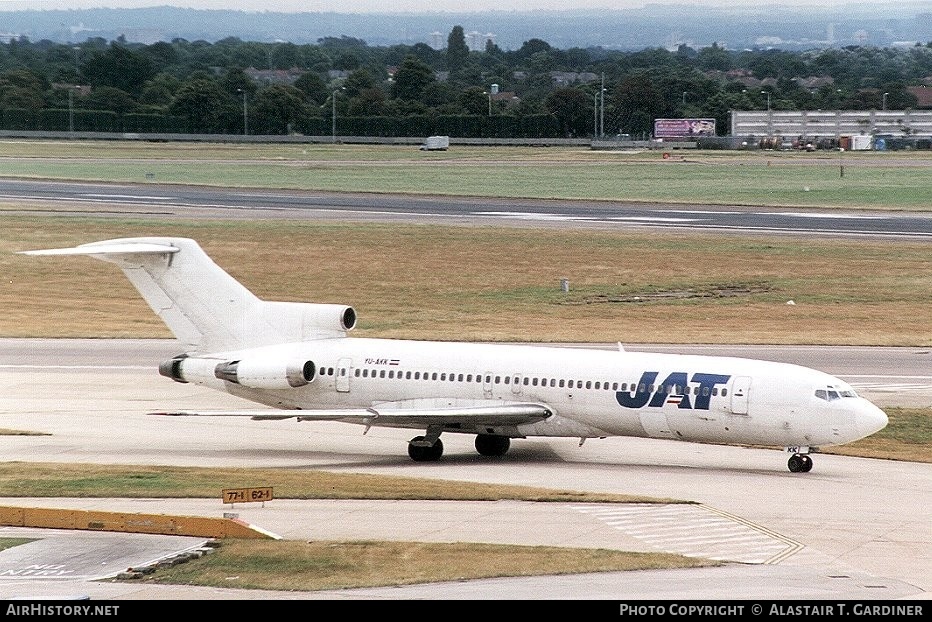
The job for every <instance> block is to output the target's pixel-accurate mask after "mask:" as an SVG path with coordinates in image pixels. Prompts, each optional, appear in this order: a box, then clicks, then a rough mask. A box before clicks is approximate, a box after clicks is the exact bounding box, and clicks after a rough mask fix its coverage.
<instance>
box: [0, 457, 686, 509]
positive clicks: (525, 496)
mask: <svg viewBox="0 0 932 622" xmlns="http://www.w3.org/2000/svg"><path fill="white" fill-rule="evenodd" d="M252 486H272V487H273V488H274V489H275V497H276V498H279V499H393V500H422V499H431V500H455V501H500V500H519V501H535V502H573V503H678V501H675V500H671V499H658V498H651V497H643V496H639V495H620V494H609V493H604V494H603V493H591V492H577V491H567V490H555V489H551V488H536V487H531V486H506V485H498V484H482V483H474V482H457V481H447V480H432V479H422V478H415V477H400V476H388V475H367V474H363V473H331V472H327V471H308V470H297V469H294V470H293V469H241V468H230V469H222V468H197V467H172V466H127V465H103V464H80V463H41V462H29V463H23V462H4V463H0V496H2V497H140V498H165V499H168V498H198V499H209V498H214V497H216V498H218V499H219V498H220V491H221V490H223V489H224V488H246V487H252Z"/></svg>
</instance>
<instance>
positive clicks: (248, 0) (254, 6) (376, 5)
mask: <svg viewBox="0 0 932 622" xmlns="http://www.w3.org/2000/svg"><path fill="white" fill-rule="evenodd" d="M857 1H858V0H730V1H729V0H574V2H572V3H571V4H569V3H567V2H566V0H469V1H467V2H464V1H463V0H429V1H425V0H392V1H391V2H385V1H384V0H0V10H26V9H85V8H98V7H127V8H139V7H147V6H164V5H171V6H182V7H192V8H202V9H239V10H246V11H283V12H295V11H334V12H339V13H386V12H419V13H425V12H437V11H449V12H464V11H478V10H490V9H497V10H507V11H526V10H531V9H568V8H575V9H580V8H615V9H624V8H634V7H641V6H644V5H645V4H692V5H710V6H737V5H754V6H760V5H762V4H781V5H784V6H799V7H806V6H808V7H826V6H827V7H832V6H841V5H844V4H849V3H851V2H857ZM860 2H862V3H865V4H877V5H880V4H881V0H860ZM905 3H908V4H917V1H916V0H883V2H882V4H883V5H884V6H890V5H891V4H905Z"/></svg>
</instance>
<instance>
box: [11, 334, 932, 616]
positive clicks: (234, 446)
mask: <svg viewBox="0 0 932 622" xmlns="http://www.w3.org/2000/svg"><path fill="white" fill-rule="evenodd" d="M605 347H608V346H605ZM656 347H657V348H659V346H656ZM642 348H643V349H648V346H642ZM677 348H682V346H677ZM699 348H705V349H709V348H712V349H714V348H716V346H702V347H699ZM732 348H735V347H732ZM629 349H635V347H634V346H631V347H629ZM738 349H739V350H741V351H743V352H744V353H745V355H747V356H752V355H753V356H757V357H760V358H772V359H774V360H787V359H789V360H794V361H795V362H802V363H804V364H807V365H810V366H815V367H827V368H829V369H827V371H830V372H831V373H836V374H838V375H840V376H842V377H843V378H844V379H846V380H850V381H852V382H855V383H856V384H857V382H856V380H857V378H855V376H858V377H860V378H867V377H871V378H874V379H875V380H876V379H877V378H880V379H881V380H880V381H879V384H880V385H882V386H881V387H874V388H871V389H863V388H862V389H861V392H862V393H864V394H865V395H866V396H868V397H870V398H871V399H874V400H875V401H876V402H877V403H879V404H881V405H887V406H891V405H899V404H903V403H906V402H909V403H917V404H919V403H924V404H925V405H928V404H932V397H930V396H932V389H930V387H929V385H930V384H932V382H930V380H929V377H928V373H927V370H928V369H929V366H928V363H927V361H928V356H929V352H928V351H927V350H923V349H915V348H879V349H875V348H840V349H839V348H815V347H806V348H766V347H764V348H760V349H758V348H744V347H740V348H738ZM685 350H688V349H685V348H684V351H685ZM177 353H178V349H177V346H176V345H175V344H174V342H173V341H171V340H126V341H122V340H61V341H59V340H19V339H16V340H0V365H2V366H0V382H2V384H0V386H2V391H0V416H2V420H0V421H2V423H0V427H4V428H7V429H17V430H32V431H38V432H43V433H46V434H47V435H46V436H4V437H3V439H4V441H3V442H4V445H5V449H4V452H5V457H6V460H8V461H23V462H27V463H28V462H88V463H110V464H127V463H133V464H170V465H196V466H231V465H234V466H235V465H238V466H243V467H258V466H262V467H279V468H287V469H326V470H334V471H352V472H368V473H377V474H386V475H406V476H415V477H428V478H434V479H443V480H449V481H476V482H489V483H503V484H523V485H531V486H543V487H549V488H557V489H569V490H590V491H596V492H614V493H626V494H639V495H646V496H649V497H655V498H669V499H679V500H684V501H690V502H693V504H691V505H688V506H682V507H681V506H669V505H661V506H656V507H648V508H640V507H634V506H632V507H619V508H605V507H601V506H600V507H592V506H580V505H573V504H522V503H514V502H497V503H478V504H477V503H475V502H471V503H458V502H372V501H355V502H353V501H349V502H333V501H307V502H305V501H289V500H277V501H274V502H272V503H270V504H268V506H267V507H261V506H258V505H243V506H237V507H236V508H235V511H236V512H238V513H239V515H240V517H241V518H242V519H243V520H247V521H248V522H251V523H254V524H256V525H258V526H261V527H262V528H265V529H268V530H270V531H272V532H275V533H279V534H280V535H282V536H283V537H286V538H308V539H311V538H319V539H349V538H365V539H404V540H407V539H414V540H420V541H428V542H431V541H436V542H443V541H474V542H502V543H505V542H513V543H526V544H527V543H529V544H555V545H558V546H602V547H608V548H619V549H624V550H665V551H670V552H679V553H681V554H687V555H698V556H703V557H710V558H715V559H721V560H723V561H725V562H726V565H725V566H723V567H721V568H711V569H702V570H690V571H651V572H637V573H623V574H622V575H619V574H618V573H607V574H605V575H602V574H599V575H586V576H571V577H545V578H540V577H537V578H533V579H527V578H518V579H494V580H486V581H467V582H456V583H454V584H440V585H426V586H410V587H404V588H396V587H393V588H377V589H376V588H373V589H367V590H351V591H339V592H326V593H314V594H293V593H289V594H278V593H274V594H262V593H256V592H249V591H239V590H233V591H229V590H207V589H199V588H181V587H178V588H172V587H164V586H162V587H140V586H136V585H133V584H116V583H107V582H104V583H100V582H90V581H87V580H75V581H72V582H70V583H68V582H62V581H54V582H53V581H51V580H49V579H42V578H40V577H37V578H35V579H33V580H28V581H27V580H24V579H23V578H22V576H21V575H15V574H9V572H10V568H11V567H9V566H7V565H5V564H7V561H8V560H7V559H6V558H5V557H4V554H3V553H0V597H7V598H9V597H13V596H22V595H23V594H24V593H26V594H27V595H31V596H33V597H38V596H42V595H49V594H58V595H61V593H62V592H61V590H63V589H65V588H68V589H69V590H70V591H71V592H74V591H75V590H77V591H83V592H84V593H92V594H93V595H92V597H93V598H106V599H130V598H147V599H173V598H204V599H220V598H233V599H252V598H260V597H264V598H269V597H270V598H283V599H284V598H289V599H294V598H328V599H341V598H346V599H421V598H426V599H448V600H449V599H485V598H490V599H491V598H494V599H529V600H530V599H541V598H546V599H584V600H606V599H608V600H628V599H630V600H638V599H667V598H678V599H685V598H697V599H728V600H733V599H755V598H759V599H790V598H803V599H842V600H844V599H854V600H861V599H894V598H906V599H918V598H927V597H928V594H929V593H930V592H932V538H930V537H929V536H930V533H929V525H930V524H932V465H929V464H913V463H897V462H890V461H883V460H870V459H859V458H849V457H843V456H833V455H827V454H820V455H816V456H815V468H814V469H813V471H812V472H811V473H808V474H805V475H800V474H792V473H789V472H788V471H787V470H786V455H785V454H784V453H782V452H779V451H774V450H765V449H749V448H740V447H717V446H710V445H699V444H692V443H677V442H673V441H659V440H646V439H629V438H609V439H602V440H598V439H591V440H589V441H587V442H586V443H585V444H584V445H583V446H582V447H580V446H578V442H577V441H576V440H573V439H526V440H520V441H515V443H514V444H513V449H512V451H511V452H509V454H508V455H507V456H505V457H504V459H501V460H496V461H491V462H490V461H488V460H487V459H484V458H481V457H480V456H478V455H477V454H476V453H475V451H474V449H473V448H472V439H471V437H469V436H459V435H454V434H449V435H445V436H444V442H445V444H446V448H447V449H446V453H445V455H444V458H443V459H442V460H441V461H440V462H438V463H413V462H411V461H410V460H409V459H408V457H407V454H406V442H407V440H408V438H409V437H410V436H411V433H410V432H409V431H403V430H387V429H376V428H373V429H372V430H370V431H369V433H368V434H367V435H365V436H364V435H363V434H362V428H360V427H357V426H350V425H344V424H338V423H324V424H316V423H313V424H312V423H297V422H294V421H280V422H272V421H266V422H253V421H239V420H226V419H213V418H208V419H205V418H191V419H170V420H166V419H165V418H162V417H150V416H147V415H146V414H145V413H147V412H151V411H153V410H165V409H181V408H225V407H234V408H235V407H241V406H243V403H242V402H241V401H240V400H238V399H236V398H233V397H232V396H227V395H223V394H219V393H216V392H213V391H208V390H206V389H201V388H198V387H192V386H191V385H182V384H178V383H174V382H171V381H170V380H168V379H166V378H162V377H161V376H159V375H158V374H157V373H156V371H155V365H157V363H158V362H159V361H161V360H163V359H164V358H167V357H170V356H172V355H174V354H177ZM800 357H803V358H802V360H800ZM922 372H925V374H923V373H922ZM849 375H850V377H846V376H849ZM908 378H912V382H913V384H915V385H917V386H915V387H913V388H911V389H910V390H904V389H902V387H900V385H902V384H904V379H908ZM884 387H886V388H888V389H891V390H889V391H887V392H884V391H883V388H884ZM881 398H882V399H881ZM269 484H270V485H274V482H269ZM0 504H46V505H50V506H53V507H79V508H89V509H90V508H107V509H123V510H126V511H140V512H151V511H158V512H164V513H185V514H189V513H194V514H197V515H206V516H220V515H222V513H223V512H229V511H230V507H229V506H225V505H223V504H222V503H221V501H220V498H219V491H218V496H217V498H216V499H206V500H179V501H165V500H158V501H153V500H140V499H125V500H99V499H98V500H88V499H43V500H29V499H0ZM134 508H135V509H134ZM672 511H680V512H683V513H681V514H675V515H671V516H667V515H665V512H666V513H668V512H672ZM697 536H706V537H705V538H697ZM185 546H190V543H185ZM176 548H183V547H181V546H180V545H179V546H178V547H176ZM14 550H15V549H14ZM49 551H50V552H49V555H52V556H53V557H52V558H51V559H49V560H47V563H49V564H51V563H52V562H53V561H54V555H55V554H56V553H55V548H54V547H50V549H49ZM14 570H15V568H14ZM9 577H16V580H11V579H10V578H9Z"/></svg>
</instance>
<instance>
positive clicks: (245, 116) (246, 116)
mask: <svg viewBox="0 0 932 622" xmlns="http://www.w3.org/2000/svg"><path fill="white" fill-rule="evenodd" d="M236 92H237V93H242V94H243V136H246V135H247V134H249V112H248V111H247V109H246V89H236Z"/></svg>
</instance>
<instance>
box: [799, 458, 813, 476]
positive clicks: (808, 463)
mask: <svg viewBox="0 0 932 622" xmlns="http://www.w3.org/2000/svg"><path fill="white" fill-rule="evenodd" d="M800 457H801V458H802V459H803V471H802V472H803V473H808V472H809V471H811V470H812V458H811V457H810V456H807V455H803V456H800Z"/></svg>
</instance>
